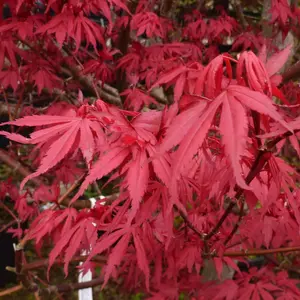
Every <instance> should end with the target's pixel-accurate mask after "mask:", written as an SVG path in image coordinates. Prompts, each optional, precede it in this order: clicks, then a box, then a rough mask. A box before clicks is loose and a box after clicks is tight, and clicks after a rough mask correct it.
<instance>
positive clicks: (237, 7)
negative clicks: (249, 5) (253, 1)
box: [234, 0, 248, 29]
mask: <svg viewBox="0 0 300 300" xmlns="http://www.w3.org/2000/svg"><path fill="white" fill-rule="evenodd" d="M234 7H235V10H236V14H237V17H238V18H239V20H240V21H241V24H242V27H243V29H246V28H247V26H248V22H247V21H246V19H245V16H244V13H243V8H242V6H241V3H240V2H239V0H235V1H234Z"/></svg>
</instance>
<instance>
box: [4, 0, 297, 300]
mask: <svg viewBox="0 0 300 300" xmlns="http://www.w3.org/2000/svg"><path fill="white" fill-rule="evenodd" d="M10 2H12V3H10V8H11V10H12V13H13V17H12V19H10V20H8V21H3V22H2V24H1V26H0V34H1V37H3V43H1V45H0V66H1V68H2V71H1V73H0V81H1V84H2V86H3V87H4V88H7V87H9V86H11V87H12V88H13V89H14V90H15V91H18V89H19V88H21V86H23V85H24V82H26V83H27V84H29V83H30V82H31V83H32V84H33V86H36V88H37V91H38V93H42V92H43V89H44V88H47V89H50V90H52V89H53V88H54V87H55V88H62V83H63V80H62V78H60V77H58V75H59V74H60V73H61V71H62V70H61V66H62V65H64V63H66V61H68V63H71V64H72V63H73V64H75V63H77V62H78V61H80V60H81V61H83V64H82V72H81V73H80V74H84V75H86V74H93V75H95V77H96V78H97V79H101V80H102V81H103V82H104V83H107V82H113V81H114V80H115V73H116V71H117V70H119V71H123V72H124V73H125V75H126V81H127V83H128V84H129V88H128V89H126V90H125V92H124V93H123V95H125V96H126V101H125V103H124V108H120V107H116V106H114V105H110V104H107V103H105V102H104V101H103V99H97V100H96V101H94V102H93V103H92V104H91V102H88V100H89V99H85V100H84V99H83V96H82V94H81V93H79V96H78V99H77V101H75V102H76V104H75V105H73V104H68V103H63V102H55V103H54V104H53V105H51V106H50V107H49V108H48V109H47V110H46V111H44V113H43V114H35V115H27V116H26V115H25V116H24V117H22V118H19V119H17V120H14V121H10V122H7V123H3V124H1V126H2V125H11V126H20V127H22V126H30V127H35V129H34V131H33V132H32V133H31V135H30V137H28V138H27V137H24V136H22V135H20V134H18V133H15V132H12V133H9V132H6V131H0V134H1V135H4V136H6V137H7V138H9V139H10V140H12V141H15V142H18V143H22V144H28V145H34V146H35V147H34V151H33V153H36V156H35V157H34V160H35V161H34V164H35V165H37V170H36V171H35V172H34V173H32V174H30V175H29V176H27V177H26V178H25V179H24V180H23V181H22V183H21V185H20V188H21V190H22V189H26V183H27V182H28V181H29V180H32V179H34V178H36V177H38V176H41V175H44V174H46V173H49V174H52V175H55V177H56V178H55V180H54V181H53V182H52V185H51V186H44V185H43V186H40V187H39V188H36V190H35V191H34V192H33V193H32V194H31V192H29V191H25V193H23V192H22V193H20V194H19V193H17V192H16V191H15V189H10V188H9V187H10V184H11V183H7V184H2V185H1V190H0V192H1V193H0V197H1V199H3V197H4V196H5V195H6V194H9V195H10V196H11V198H12V199H13V200H14V201H15V210H16V211H17V213H18V215H19V218H20V219H21V220H22V221H25V220H29V221H30V222H31V224H30V227H29V230H28V232H27V234H26V236H25V239H24V240H23V241H26V240H31V239H33V240H35V242H36V245H37V250H39V249H40V247H42V246H43V244H45V243H46V242H48V241H49V238H51V241H52V243H53V249H52V251H51V253H50V259H49V270H50V268H51V266H52V265H53V263H54V262H55V259H56V258H58V257H62V258H63V259H64V262H65V272H66V274H67V273H68V266H69V263H70V262H71V261H72V258H73V257H74V256H75V255H76V254H79V253H82V251H88V252H89V251H90V252H89V256H88V259H87V261H86V262H85V263H84V265H83V268H84V269H85V270H87V269H89V268H93V267H94V266H95V264H94V263H93V262H92V259H93V257H94V256H95V255H99V254H102V255H105V256H106V257H107V264H106V265H105V267H103V268H102V275H101V276H103V280H104V284H106V283H107V282H108V280H109V279H110V278H114V279H116V278H119V277H122V278H123V279H124V284H125V285H126V286H127V287H128V288H130V289H136V290H145V291H146V292H147V293H148V294H149V295H150V296H152V299H177V298H178V295H179V293H180V292H182V291H183V292H187V293H188V294H189V295H190V296H191V297H194V298H195V299H216V300H217V299H227V300H230V299H232V300H234V299H254V300H256V299H260V297H261V298H263V299H273V298H275V297H276V299H299V296H300V293H299V291H298V290H297V289H296V288H295V282H294V281H292V280H291V279H289V278H288V276H287V274H286V273H284V272H283V273H278V274H275V273H274V272H273V270H271V269H269V268H264V269H261V270H256V269H251V270H250V272H249V273H241V272H240V271H239V269H238V267H237V264H236V261H235V260H233V259H232V258H230V257H228V256H227V255H226V251H227V250H228V249H230V250H239V249H249V248H261V247H263V248H270V247H271V248H280V247H288V246H294V245H299V243H300V241H299V237H298V232H299V230H300V201H299V200H300V191H299V188H298V184H299V179H300V178H299V174H297V173H296V171H295V169H294V168H293V167H291V166H290V165H289V164H288V163H287V162H286V161H285V160H284V159H283V158H282V157H281V156H280V155H277V154H279V153H280V149H281V148H282V147H283V145H284V143H286V142H287V141H288V142H290V143H291V144H292V145H293V147H294V148H295V150H296V152H297V153H298V154H299V153H300V150H299V144H298V139H299V130H300V118H299V116H298V114H299V104H300V103H299V95H298V89H299V88H298V87H296V86H294V85H293V84H286V85H284V86H283V87H281V86H280V84H281V81H282V78H281V76H280V75H278V72H279V71H280V69H281V68H282V67H283V65H284V64H285V62H286V61H287V59H288V56H289V54H290V47H287V48H285V49H284V50H282V51H280V52H276V53H275V54H274V55H273V56H271V57H267V55H266V53H267V48H266V46H263V47H262V44H263V43H262V42H261V40H259V38H257V37H254V33H253V32H251V31H250V30H249V31H247V32H245V33H241V32H240V31H239V30H240V29H239V28H238V26H237V23H236V21H235V20H234V19H233V18H231V17H229V16H228V15H226V14H225V13H224V12H222V14H221V16H220V17H219V18H217V19H209V20H208V21H206V20H204V18H202V17H201V18H198V17H199V16H197V15H196V16H195V15H192V16H189V18H186V22H187V24H185V25H184V28H182V33H183V34H184V37H185V39H186V40H185V41H179V40H177V39H176V37H174V39H173V40H171V41H170V31H172V28H175V27H176V24H172V22H171V21H169V20H166V19H164V18H162V17H160V16H158V15H157V14H156V13H155V12H154V10H153V9H152V10H151V8H150V6H151V4H149V3H148V4H147V2H148V1H146V2H145V1H141V2H140V3H139V5H138V7H137V8H136V14H133V15H131V14H130V13H129V10H128V9H127V7H126V6H125V3H124V2H125V1H121V0H109V1H106V0H94V1H80V2H77V1H71V0H69V1H59V0H56V1H55V0H52V1H48V2H47V3H46V10H45V12H44V14H42V15H40V16H39V17H38V16H36V15H34V16H32V15H30V13H29V12H31V11H32V9H33V8H34V7H36V5H37V4H36V3H35V2H34V1H18V4H17V5H15V4H14V1H10ZM41 2H42V3H43V1H41ZM66 2H67V3H66ZM154 2H155V1H154ZM278 3H280V6H278V5H279V4H278ZM153 5H154V4H153ZM282 5H283V6H284V5H285V2H284V1H282V0H280V1H275V2H274V4H273V7H272V14H273V18H272V22H273V23H276V24H279V25H280V24H281V25H282V23H286V21H287V18H288V17H289V18H290V17H291V18H292V16H291V15H290V14H289V13H288V12H285V14H286V15H284V11H283V10H282ZM284 7H285V6H284ZM50 9H51V10H52V11H54V12H55V13H56V14H55V16H51V14H50ZM120 9H121V10H122V11H123V13H127V14H128V15H126V16H122V17H120V18H119V19H118V20H117V21H116V22H115V21H113V19H112V17H111V10H115V11H116V12H117V13H119V14H120V12H119V11H118V10H120ZM279 11H280V14H279ZM99 12H101V13H102V14H103V15H104V16H105V17H106V19H107V20H108V25H107V28H106V30H104V28H101V27H100V25H97V24H96V23H95V22H93V21H91V20H90V19H89V18H88V17H87V15H88V13H99ZM26 13H27V14H26ZM197 18H198V19H197ZM24 19H25V20H26V21H25V22H27V23H28V24H31V26H28V27H27V29H26V28H25V25H24ZM283 21H284V22H283ZM173 22H175V21H173ZM128 26H129V29H131V30H132V33H133V34H132V36H133V38H136V40H135V41H132V42H131V43H130V45H129V48H128V51H127V53H123V54H124V55H123V56H122V55H121V57H120V58H115V57H116V56H117V55H115V54H118V56H120V55H119V54H120V53H119V51H118V50H119V49H107V48H106V43H105V41H106V40H107V39H108V38H112V39H114V36H115V32H116V30H117V29H119V30H120V29H121V28H123V27H124V28H126V27H128ZM116 28H117V29H116ZM27 30H28V31H27ZM141 35H143V37H144V38H145V39H154V40H155V41H156V43H153V44H151V45H150V46H146V45H145V43H143V42H142V41H141V39H139V38H138V37H140V36H141ZM232 35H235V37H236V40H235V43H236V44H235V46H234V47H235V48H236V49H237V48H238V47H240V46H241V47H242V48H249V47H250V48H253V49H257V50H258V49H259V50H260V52H259V55H255V54H254V52H252V51H244V52H242V53H240V55H239V57H238V58H235V57H233V56H231V55H229V54H223V55H217V56H216V57H214V58H213V59H211V55H212V53H213V52H212V51H211V49H213V48H211V47H214V46H215V45H216V43H220V42H221V41H223V40H224V39H225V38H228V37H230V36H232ZM248 36H252V40H251V41H249V39H247V37H248ZM205 38H206V39H207V40H208V44H209V46H208V48H207V51H206V53H205V58H203V55H202V51H201V50H203V49H204V48H205V46H204V45H203V43H202V42H201V40H202V39H205ZM20 39H21V41H22V42H23V45H25V46H26V47H27V50H26V49H22V50H21V49H20V48H19V47H17V46H16V40H20ZM39 40H42V42H39ZM82 42H86V45H87V46H88V45H89V44H90V45H92V46H93V48H97V43H100V44H102V46H103V47H104V49H103V50H101V51H98V50H94V52H93V55H89V54H88V50H87V49H84V47H83V46H81V44H82ZM57 44H58V45H57ZM28 48H29V49H28ZM64 51H65V52H64ZM72 51H73V52H72ZM41 53H42V55H41ZM65 53H67V54H69V55H70V53H71V54H72V55H74V57H70V56H69V57H68V60H67V59H66V58H65ZM37 57H38V60H37ZM20 58H22V59H20ZM206 62H208V63H206ZM140 85H144V86H143V89H142V88H140ZM157 86H162V87H164V88H165V89H166V90H167V89H168V90H170V89H171V90H172V91H173V103H172V105H169V106H167V105H166V106H165V107H164V108H163V109H158V108H157V109H150V108H149V107H150V104H155V105H156V104H157V103H156V100H154V98H152V97H150V96H149V95H148V94H147V92H146V91H147V90H148V89H149V90H150V89H153V88H154V87H157ZM68 89H70V90H71V91H74V90H76V89H77V86H75V87H74V86H72V85H70V87H68V88H66V91H67V92H68V91H69V90H68ZM145 90H146V91H145ZM274 99H276V101H277V102H276V103H277V104H276V103H275V101H274ZM278 103H281V104H278ZM157 107H158V106H157ZM269 139H271V140H273V141H274V140H276V139H278V143H276V145H273V146H277V153H276V151H273V149H264V146H263V145H266V146H267V145H268V141H269ZM263 151H265V152H264V154H263V157H264V160H261V161H259V162H258V164H261V165H259V169H258V171H256V173H255V174H254V176H252V178H251V179H249V177H248V175H249V174H250V175H251V172H252V173H253V169H254V168H253V166H255V163H256V158H257V157H258V156H259V155H260V153H262V152H263ZM31 157H33V156H31ZM79 162H80V163H81V165H84V166H85V171H86V172H87V175H86V176H85V177H84V180H83V182H82V183H81V185H80V187H79V189H78V191H77V192H76V194H75V195H74V197H73V198H72V200H71V203H70V207H68V208H64V209H61V207H60V206H59V205H53V206H52V207H51V209H46V210H44V211H42V212H40V211H39V210H38V206H39V204H40V202H53V203H57V201H58V198H59V197H60V188H61V185H62V183H64V184H66V185H67V184H70V183H71V184H72V183H73V182H74V181H75V178H76V177H79V176H81V175H82V174H83V172H84V169H83V168H82V167H79V166H78V164H77V163H79ZM256 170H257V169H256ZM252 175H253V174H252ZM107 178H108V179H107ZM96 180H102V181H104V180H107V183H108V182H110V183H113V185H114V186H115V187H116V188H118V190H119V196H118V197H117V199H116V200H114V201H113V202H112V204H110V205H102V204H100V202H99V201H98V202H97V204H96V206H95V207H93V208H91V209H84V210H81V211H79V212H78V211H77V210H75V209H74V208H72V204H73V203H74V202H75V201H80V200H78V198H79V197H80V196H82V195H83V194H84V192H85V190H86V189H87V188H88V186H89V185H90V184H92V183H94V182H95V181H96ZM2 190H3V191H2ZM239 190H240V191H241V190H242V191H243V196H242V197H240V196H238V194H239V192H238V191H239ZM28 198H31V201H32V204H28V201H27V199H28ZM226 198H232V199H235V198H236V202H237V206H238V207H240V208H241V213H243V210H245V211H247V213H246V214H245V216H244V217H243V218H242V219H241V216H238V215H235V214H230V215H229V216H228V218H227V219H226V222H224V223H222V224H221V226H219V228H218V230H217V232H214V229H215V228H216V225H217V223H218V220H220V218H221V217H222V216H223V215H224V213H225V210H226V208H225V207H226V205H225V204H226V203H224V202H225V200H226ZM101 201H104V202H105V199H104V200H101ZM57 204H58V203H57ZM244 206H246V207H244ZM182 216H184V217H185V218H186V219H188V220H189V222H190V224H192V226H193V227H191V226H190V225H189V226H187V225H188V224H187V222H186V220H183V219H182ZM236 224H239V230H238V234H235V235H234V236H233V237H232V238H231V239H229V240H228V236H229V235H230V233H231V232H233V231H234V228H235V226H236ZM98 232H101V233H102V234H101V236H98ZM212 232H213V234H212ZM199 233H200V234H199ZM17 234H18V235H19V236H21V235H22V232H21V231H18V232H17ZM199 235H201V237H200V236H199ZM207 235H210V237H211V238H210V239H208V240H206V239H205V236H207ZM229 241H230V243H229ZM207 250H208V251H209V252H210V253H213V254H214V255H213V256H214V257H213V258H211V259H212V261H213V263H214V265H215V268H216V271H217V274H218V276H219V277H221V273H222V269H223V267H224V266H225V265H227V266H229V267H231V268H233V269H234V270H236V271H237V275H236V277H234V278H233V279H230V280H227V281H225V282H222V283H220V284H218V285H217V284H216V283H215V282H209V283H204V281H203V280H202V279H205V278H202V276H201V270H202V269H203V268H204V267H205V263H206V262H207V258H206V257H207V253H206V252H207Z"/></svg>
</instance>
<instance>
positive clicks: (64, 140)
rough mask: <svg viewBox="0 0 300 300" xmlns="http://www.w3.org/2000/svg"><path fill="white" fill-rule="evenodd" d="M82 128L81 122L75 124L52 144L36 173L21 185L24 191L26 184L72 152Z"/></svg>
mask: <svg viewBox="0 0 300 300" xmlns="http://www.w3.org/2000/svg"><path fill="white" fill-rule="evenodd" d="M79 127H80V122H77V123H75V124H74V125H73V126H72V128H70V129H69V130H68V131H67V132H66V133H65V134H64V135H62V136H61V137H60V138H59V139H57V140H56V141H55V142H54V143H53V144H51V146H50V148H49V150H48V152H47V154H46V156H44V157H43V159H42V160H41V164H40V166H39V167H38V169H37V170H36V172H34V173H32V174H30V175H29V176H27V177H26V178H24V179H23V181H22V182H21V184H20V189H23V187H24V185H25V184H26V182H27V181H28V180H30V179H32V178H34V177H37V176H39V175H41V174H43V173H45V172H47V171H48V170H49V169H51V168H52V167H54V166H55V165H56V164H58V163H59V162H60V161H61V160H62V159H63V158H64V157H65V156H66V155H67V154H68V152H69V151H70V149H71V147H72V145H73V143H74V141H75V138H76V135H77V133H78V130H79Z"/></svg>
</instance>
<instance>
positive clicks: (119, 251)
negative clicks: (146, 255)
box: [103, 232, 131, 286]
mask: <svg viewBox="0 0 300 300" xmlns="http://www.w3.org/2000/svg"><path fill="white" fill-rule="evenodd" d="M130 239H131V233H130V232H129V233H126V234H125V235H123V236H122V238H121V239H120V240H119V241H118V243H117V245H116V246H115V247H114V249H113V250H112V252H111V254H110V255H109V258H108V261H107V266H106V268H105V276H104V283H103V286H105V285H106V284H107V282H108V280H109V277H110V276H111V274H112V273H113V271H114V270H115V268H116V267H117V266H119V265H120V263H121V262H122V260H123V259H124V255H125V253H126V250H127V248H128V243H129V241H130Z"/></svg>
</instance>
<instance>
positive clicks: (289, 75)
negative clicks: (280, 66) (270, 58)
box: [282, 61, 300, 83]
mask: <svg viewBox="0 0 300 300" xmlns="http://www.w3.org/2000/svg"><path fill="white" fill-rule="evenodd" d="M299 77H300V61H297V62H296V63H295V64H294V65H292V66H291V67H289V68H288V69H287V70H286V71H285V72H284V73H283V74H282V81H283V83H286V82H288V81H289V80H294V79H297V78H299Z"/></svg>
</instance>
